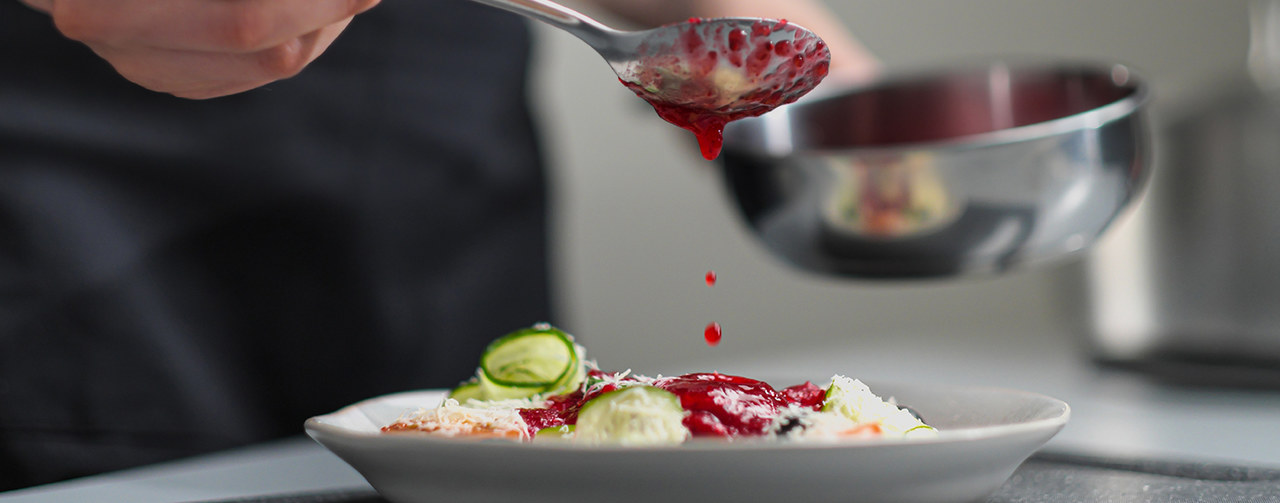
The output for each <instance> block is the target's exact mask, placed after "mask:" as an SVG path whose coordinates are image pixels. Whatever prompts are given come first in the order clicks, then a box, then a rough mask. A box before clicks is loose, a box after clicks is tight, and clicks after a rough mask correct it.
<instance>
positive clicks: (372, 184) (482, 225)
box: [0, 0, 554, 489]
mask: <svg viewBox="0 0 1280 503" xmlns="http://www.w3.org/2000/svg"><path fill="white" fill-rule="evenodd" d="M528 50H529V38H528V33H527V30H526V29H525V26H524V24H523V23H522V22H521V21H520V20H518V19H517V18H516V17H515V16H511V15H509V14H506V13H502V12H499V11H496V10H493V9H490V8H487V7H483V6H478V5H474V4H471V3H468V2H463V1H461V0H440V1H434V2H433V1H426V0H413V1H397V2H386V3H385V4H384V5H381V6H379V7H377V8H375V9H374V10H372V11H370V12H369V13H367V14H365V15H362V16H359V17H358V18H357V19H356V20H355V22H353V23H352V24H351V26H350V27H349V28H348V29H347V31H346V32H345V33H344V34H343V35H342V36H341V37H340V38H339V39H338V40H337V42H335V43H334V44H333V46H332V47H331V48H330V49H329V51H328V52H326V53H325V54H324V55H323V56H321V57H320V59H319V60H318V61H316V62H315V63H314V64H313V65H311V66H310V67H309V68H308V69H307V70H305V71H304V72H303V73H302V75H300V76H298V77H296V78H293V79H289V80H287V81H283V82H278V83H275V84H271V85H269V86H266V87H265V88H262V89H259V90H255V91H251V92H248V93H244V94H241V95H236V96H232V97H228V98H222V99H215V100H209V101H188V100H181V99H177V98H173V97H170V96H167V95H163V94H157V93H152V92H149V91H146V90H144V89H141V88H139V87H136V86H134V85H133V84H130V83H128V82H127V81H125V80H123V79H122V78H120V77H119V76H117V75H116V74H115V73H114V72H113V71H112V70H111V68H110V67H109V65H107V64H106V63H105V62H103V61H102V60H100V59H98V58H97V57H96V56H94V55H93V54H92V52H90V51H89V50H88V49H87V48H85V47H84V46H82V45H80V44H77V43H74V42H70V41H67V40H65V39H63V38H61V37H60V36H59V35H58V34H57V33H56V31H55V30H54V28H53V27H52V23H51V22H50V20H49V18H48V17H47V16H45V15H43V14H39V13H36V12H34V11H31V10H29V9H26V8H25V7H23V6H22V5H21V4H19V3H18V2H15V1H13V0H0V489H6V488H13V487H17V486H21V485H28V484H34V483H43V482H48V481H52V480H56V479H60V478H66V477H72V476H78V475H84V474H89V473H94V472H99V471H104V470H111V469H118V468H123V467H127V466H133V465H138V464H144V463H152V462H156V461H161V460H165V459H171V458H174V457H179V456H186V455H191V454H194V453H198V452H205V451H210V450H216V449H223V448H227V447H231V446H236V445H242V444H246V443H252V442H257V441H261V440H265V439H269V438H273V437H279V436H283V435H296V434H299V433H301V431H302V422H303V420H305V419H306V418H307V417H309V416H311V415H315V414H320V413H325V412H330V411H333V410H335V409H337V408H339V407H341V406H343V405H346V404H348V403H351V402H354V401H357V400H360V399H363V398H367V397H371V396H374V395H378V394H382V393H388V392H393V391H399V390H407V389H416V388H424V387H446V386H452V385H453V384H456V383H457V382H458V381H460V380H462V379H465V378H467V377H468V376H470V375H471V374H472V373H473V372H474V369H475V365H476V361H477V358H478V356H479V354H480V351H481V350H482V348H483V347H484V345H485V344H486V343H487V342H488V341H489V340H491V339H493V338H494V337H496V336H499V335H501V334H503V333H505V332H507V331H510V330H512V329H515V328H518V327H521V326H525V325H528V324H531V323H533V322H536V321H541V320H548V318H549V316H550V308H549V306H548V293H547V284H546V283H547V270H546V261H547V256H546V237H545V235H546V221H545V211H546V208H545V194H544V189H545V187H544V180H543V173H542V171H541V169H540V168H541V165H540V158H539V153H538V151H537V146H536V142H535V138H534V135H533V133H532V130H531V121H530V117H529V113H528V109H527V106H526V89H525V77H526V75H525V70H526V65H527V57H528ZM552 321H554V320H552Z"/></svg>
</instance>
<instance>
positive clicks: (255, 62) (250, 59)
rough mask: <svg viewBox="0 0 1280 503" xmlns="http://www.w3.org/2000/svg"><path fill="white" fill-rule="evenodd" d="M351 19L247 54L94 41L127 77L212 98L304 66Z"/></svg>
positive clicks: (167, 90)
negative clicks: (130, 46)
mask: <svg viewBox="0 0 1280 503" xmlns="http://www.w3.org/2000/svg"><path fill="white" fill-rule="evenodd" d="M350 21H351V19H350V18H348V19H345V20H342V21H339V22H338V23H335V24H333V25H330V26H326V27H324V28H322V29H320V30H316V31H314V32H312V33H308V34H305V35H303V36H301V37H298V38H296V39H293V40H289V41H286V42H285V43H283V44H280V45H278V46H276V47H272V48H269V49H265V50H262V51H258V52H255V53H247V54H228V53H217V52H205V51H174V50H167V49H151V48H145V49H131V50H128V51H122V50H120V49H117V48H114V47H111V46H100V47H98V46H92V45H91V46H90V47H92V48H93V49H94V51H95V52H97V53H98V54H99V55H100V56H102V57H103V58H104V59H106V60H107V61H109V62H111V65H112V66H113V67H115V69H116V71H117V72H119V73H120V74H121V75H122V76H124V77H125V78H126V79H128V80H130V81H132V82H134V83H136V84H138V85H141V86H142V87H145V88H147V89H150V90H153V91H159V92H164V93H169V94H172V95H174V96H178V97H181V98H192V99H207V98H216V97H220V96H227V95H231V94H236V93H239V92H243V91H247V90H250V89H254V88H257V87H261V86H263V85H266V84H269V83H271V82H275V81H278V80H281V79H286V78H289V77H292V76H294V75H296V74H297V73H298V72H300V71H302V69H303V68H304V67H306V65H307V64H309V63H311V62H312V61H314V60H315V59H316V58H317V57H319V56H320V54H322V53H323V52H324V51H325V49H327V48H328V47H329V45H330V44H332V43H333V41H334V39H336V38H337V37H338V35H339V34H341V33H342V30H343V29H344V28H346V26H347V24H348V23H349V22H350Z"/></svg>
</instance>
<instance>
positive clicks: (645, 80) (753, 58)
mask: <svg viewBox="0 0 1280 503" xmlns="http://www.w3.org/2000/svg"><path fill="white" fill-rule="evenodd" d="M712 27H714V28H712ZM726 30H727V33H726V32H725V31H726ZM829 65H830V51H829V50H828V49H827V47H826V44H824V43H823V42H822V40H821V39H819V38H818V37H816V36H814V35H813V34H812V33H809V32H808V31H803V30H798V29H797V28H796V27H795V26H794V25H789V24H787V22H786V21H785V20H782V21H780V22H778V23H770V22H764V21H760V22H756V23H755V24H753V25H752V26H751V30H750V32H749V33H748V31H747V30H744V29H729V26H726V25H715V24H713V23H704V22H702V21H701V20H696V19H691V20H690V22H689V23H688V24H687V25H686V26H685V28H684V31H683V32H681V33H680V35H679V36H678V37H677V39H676V41H675V43H674V45H673V46H672V47H670V48H669V49H668V50H663V51H654V54H653V55H651V56H647V57H644V58H641V60H640V64H639V65H638V67H637V71H636V75H635V79H634V80H633V81H630V82H628V81H627V80H622V83H623V84H624V85H626V86H627V88H629V89H631V90H632V91H633V92H635V93H636V95H638V96H640V97H641V98H643V99H644V100H645V101H648V102H649V104H650V105H653V109H654V110H655V111H656V112H657V113H658V116H660V117H662V118H663V119H665V120H666V121H667V122H670V123H672V124H675V125H676V126H680V127H682V128H684V129H687V130H689V131H692V132H693V134H694V135H695V136H697V138H698V145H699V147H700V148H701V150H702V156H703V157H705V158H706V159H708V160H711V159H715V158H716V157H718V156H719V155H720V149H721V148H722V146H723V144H724V139H723V132H724V126H725V124H728V123H729V122H731V121H734V120H738V119H743V118H747V117H754V116H757V115H760V114H763V113H765V112H768V111H770V110H773V109H774V108H777V107H779V106H781V105H784V104H787V103H791V102H793V101H795V100H796V99H799V98H800V97H801V96H803V95H804V94H805V93H807V92H808V91H809V90H810V89H812V88H813V87H814V86H816V85H818V83H819V82H821V81H822V79H823V78H825V77H826V76H827V72H828V69H829V68H828V67H829Z"/></svg>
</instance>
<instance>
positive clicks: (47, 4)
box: [20, 0, 53, 14]
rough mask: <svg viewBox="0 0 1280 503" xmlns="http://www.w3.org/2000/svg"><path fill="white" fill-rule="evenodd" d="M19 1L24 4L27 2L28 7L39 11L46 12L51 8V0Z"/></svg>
mask: <svg viewBox="0 0 1280 503" xmlns="http://www.w3.org/2000/svg"><path fill="white" fill-rule="evenodd" d="M20 1H21V2H22V3H24V4H27V6H28V7H31V8H32V9H35V10H38V11H40V12H44V13H46V14H47V13H48V12H49V11H50V10H53V0H20Z"/></svg>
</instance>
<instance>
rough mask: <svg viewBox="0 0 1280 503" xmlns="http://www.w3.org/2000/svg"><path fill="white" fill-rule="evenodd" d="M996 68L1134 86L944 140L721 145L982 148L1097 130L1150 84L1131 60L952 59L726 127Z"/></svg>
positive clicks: (780, 153)
mask: <svg viewBox="0 0 1280 503" xmlns="http://www.w3.org/2000/svg"><path fill="white" fill-rule="evenodd" d="M995 68H1004V69H1005V70H1006V71H1009V72H1011V73H1028V72H1041V73H1043V72H1051V71H1055V72H1060V71H1078V72H1081V73H1092V74H1096V75H1104V76H1105V75H1110V78H1111V81H1112V82H1113V83H1115V85H1117V86H1128V87H1131V88H1132V89H1133V91H1132V92H1130V93H1129V94H1127V95H1125V96H1124V97H1121V98H1120V99H1117V100H1115V101H1112V102H1110V103H1107V104H1105V105H1102V106H1099V107H1095V108H1091V109H1088V110H1085V111H1082V112H1077V113H1074V114H1070V115H1064V116H1062V117H1058V118H1054V119H1050V120H1047V121H1041V122H1035V123H1031V124H1025V125H1022V126H1015V127H1010V128H1003V129H997V130H994V131H987V132H983V133H974V134H966V135H960V136H955V137H952V138H947V139H943V140H930V141H915V142H903V143H895V144H891V145H864V146H851V147H817V146H811V145H801V146H798V147H797V146H795V144H794V143H793V144H791V145H789V146H788V147H786V148H785V149H784V148H771V147H770V146H769V145H767V142H759V141H743V142H739V141H735V139H734V135H732V133H730V134H726V135H725V142H724V150H725V151H726V152H729V153H733V154H746V155H751V156H755V157H772V158H781V157H787V156H790V155H794V154H795V153H798V152H803V153H806V154H818V155H830V154H837V155H838V154H855V153H856V154H868V155H876V154H892V153H898V152H904V151H912V150H924V149H928V150H965V149H972V148H985V147H992V146H999V145H1008V144H1012V143H1020V142H1026V141H1034V140H1039V139H1044V138H1049V137H1053V136H1057V135H1060V134H1064V133H1070V132H1073V131H1079V130H1082V129H1097V128H1100V127H1102V126H1105V125H1107V124H1109V123H1111V122H1114V121H1117V120H1120V119H1124V118H1126V117H1129V116H1133V115H1135V114H1136V113H1137V112H1139V111H1140V110H1141V109H1142V108H1143V107H1144V106H1145V105H1147V103H1149V102H1150V100H1151V89H1150V85H1149V84H1148V83H1147V81H1146V79H1145V78H1143V77H1142V76H1141V74H1140V72H1137V71H1135V70H1134V69H1133V68H1132V67H1131V66H1130V65H1127V64H1124V63H1102V62H1097V61H1071V60H1064V61H1054V62H1044V61H1024V60H1017V59H1012V60H1010V59H997V60H990V61H985V62H983V63H980V64H974V63H968V64H965V63H955V64H949V65H944V66H941V67H931V68H926V69H916V70H912V71H904V72H898V73H890V74H886V75H885V76H883V77H882V78H878V79H876V80H874V81H871V82H867V83H863V84H853V85H842V86H840V87H831V88H826V89H822V88H819V89H818V90H817V91H815V92H814V93H813V94H811V95H810V96H808V97H806V98H804V99H801V100H799V101H797V102H795V103H792V104H789V105H784V106H782V107H778V108H777V109H775V110H774V111H773V112H771V113H768V114H765V115H762V116H759V117H753V118H750V119H744V120H742V121H739V122H740V123H741V124H734V123H730V124H729V125H728V128H740V127H743V126H745V125H747V124H750V123H756V122H773V121H780V122H784V123H786V127H785V128H778V129H787V130H789V129H790V128H791V125H790V122H789V121H790V118H791V113H792V111H793V110H799V109H803V108H809V107H818V106H822V103H825V102H829V101H834V100H838V99H843V98H846V97H848V96H850V95H854V94H860V93H865V92H871V91H876V90H882V89H886V88H889V87H893V86H897V85H901V84H903V83H908V82H921V81H927V80H932V79H936V78H938V77H940V76H942V75H946V74H955V73H966V74H967V73H977V72H980V71H984V69H985V71H987V72H990V71H991V70H992V69H995ZM763 129H765V130H769V129H774V128H772V127H769V126H768V125H765V126H763Z"/></svg>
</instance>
